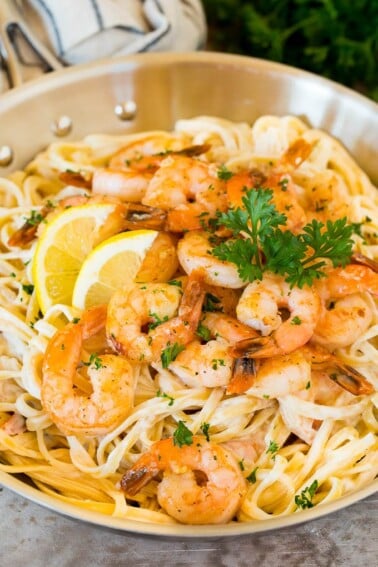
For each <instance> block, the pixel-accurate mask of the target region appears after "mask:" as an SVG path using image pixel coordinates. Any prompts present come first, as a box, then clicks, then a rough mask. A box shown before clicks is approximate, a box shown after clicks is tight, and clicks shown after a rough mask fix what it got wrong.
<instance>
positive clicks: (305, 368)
mask: <svg viewBox="0 0 378 567" xmlns="http://www.w3.org/2000/svg"><path fill="white" fill-rule="evenodd" d="M313 371H317V372H322V373H323V375H324V376H325V375H327V376H328V380H327V381H326V383H327V384H328V386H329V388H330V389H332V388H333V387H334V384H337V389H338V392H339V393H340V392H341V388H342V389H344V390H346V391H348V392H350V393H351V394H353V395H354V396H360V395H367V394H371V393H372V392H373V391H374V389H373V386H372V385H371V384H370V382H368V381H367V380H366V378H364V376H362V374H360V373H359V372H358V371H357V370H355V369H354V368H351V367H350V366H348V365H346V364H345V363H344V362H343V361H342V360H341V359H340V358H338V357H337V356H335V355H333V354H331V353H330V352H329V351H327V350H325V349H322V348H319V347H317V348H314V347H309V346H305V347H302V348H300V349H298V350H295V351H293V352H291V353H289V354H285V355H282V356H274V357H272V358H268V359H262V360H259V361H256V363H255V366H254V368H253V375H254V378H253V381H252V386H251V388H250V389H249V390H248V392H249V393H251V394H253V395H256V396H258V397H261V396H262V397H266V396H269V397H272V398H280V397H282V396H286V395H288V394H292V393H295V392H300V391H303V392H304V391H305V390H307V389H308V385H309V384H310V383H311V376H312V372H313Z"/></svg>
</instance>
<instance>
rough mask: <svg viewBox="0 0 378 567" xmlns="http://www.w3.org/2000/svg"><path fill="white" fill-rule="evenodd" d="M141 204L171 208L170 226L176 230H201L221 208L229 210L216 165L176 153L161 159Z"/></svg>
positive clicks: (168, 214) (168, 224) (169, 214)
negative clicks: (205, 222)
mask: <svg viewBox="0 0 378 567" xmlns="http://www.w3.org/2000/svg"><path fill="white" fill-rule="evenodd" d="M142 203H143V204H144V205H149V206H152V207H157V208H160V209H163V210H166V211H168V213H167V229H168V230H170V231H173V232H182V231H183V230H198V229H200V228H201V227H202V224H203V222H204V221H208V219H209V218H215V217H216V214H217V212H218V211H226V210H227V197H226V191H225V184H224V182H223V181H222V180H220V179H219V178H218V177H217V174H216V170H215V169H214V167H213V166H212V165H209V164H207V163H206V162H203V161H200V160H199V159H194V158H192V157H188V156H182V155H177V154H172V155H169V156H168V157H166V158H165V159H164V160H163V161H162V162H161V164H160V168H159V169H158V171H157V172H156V173H155V174H154V176H153V178H152V179H151V181H150V183H149V185H148V189H147V191H146V194H145V196H144V197H143V198H142Z"/></svg>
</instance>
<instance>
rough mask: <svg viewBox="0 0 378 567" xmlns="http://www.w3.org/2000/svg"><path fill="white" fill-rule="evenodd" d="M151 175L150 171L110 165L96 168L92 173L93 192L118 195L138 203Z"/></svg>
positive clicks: (124, 199) (130, 201) (112, 195)
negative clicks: (117, 167)
mask: <svg viewBox="0 0 378 567" xmlns="http://www.w3.org/2000/svg"><path fill="white" fill-rule="evenodd" d="M152 177H153V173H152V172H151V171H148V170H145V171H137V172H136V171H132V170H123V169H113V168H110V167H107V168H103V169H96V171H95V172H94V173H93V179H92V191H93V193H94V194H99V195H107V196H111V197H118V198H119V199H121V200H122V201H128V202H129V203H140V202H141V201H142V199H143V197H144V195H145V193H146V191H147V187H148V184H149V182H150V181H151V179H152Z"/></svg>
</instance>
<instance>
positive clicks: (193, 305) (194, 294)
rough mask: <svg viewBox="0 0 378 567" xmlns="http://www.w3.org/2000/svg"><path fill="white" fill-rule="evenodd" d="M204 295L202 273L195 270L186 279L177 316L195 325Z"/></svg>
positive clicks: (199, 314)
mask: <svg viewBox="0 0 378 567" xmlns="http://www.w3.org/2000/svg"><path fill="white" fill-rule="evenodd" d="M205 295H206V290H205V286H204V273H203V272H202V270H196V271H194V272H192V273H191V274H190V276H189V278H188V283H187V285H186V288H185V290H184V294H183V297H182V300H181V303H180V306H179V309H178V316H179V317H180V318H181V319H183V320H187V321H189V323H191V322H193V324H195V325H196V324H197V323H198V321H199V319H200V317H201V311H202V305H203V302H204V300H205Z"/></svg>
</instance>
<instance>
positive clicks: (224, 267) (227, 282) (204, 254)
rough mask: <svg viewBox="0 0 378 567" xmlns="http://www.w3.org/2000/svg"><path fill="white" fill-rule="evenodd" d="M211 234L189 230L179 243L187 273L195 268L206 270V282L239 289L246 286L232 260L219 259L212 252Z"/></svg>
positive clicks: (178, 247) (182, 263)
mask: <svg viewBox="0 0 378 567" xmlns="http://www.w3.org/2000/svg"><path fill="white" fill-rule="evenodd" d="M211 247H212V246H211V244H210V242H209V236H208V235H207V234H206V232H203V231H189V232H187V233H186V234H184V236H183V238H181V239H180V241H179V243H178V245H177V255H178V259H179V262H180V264H181V266H182V268H183V269H184V271H185V272H186V273H187V274H191V273H192V272H193V270H198V269H202V270H204V271H205V283H206V284H209V285H215V286H222V287H226V288H233V289H238V288H241V287H245V285H246V284H245V282H244V281H243V280H242V279H241V278H240V276H239V274H238V270H237V268H236V266H235V264H233V263H232V262H227V261H225V260H219V259H218V258H216V257H215V256H213V255H212V254H211V252H210V250H211Z"/></svg>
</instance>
